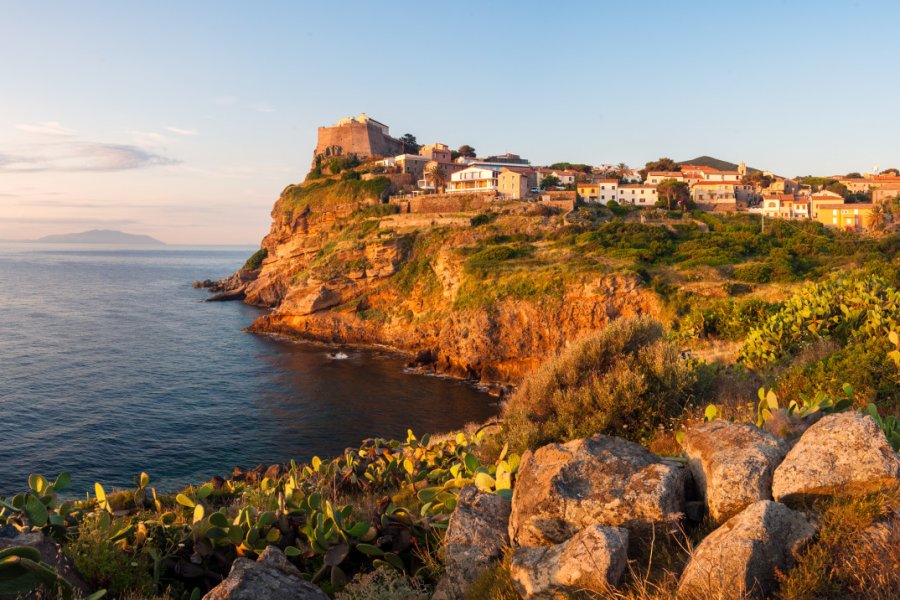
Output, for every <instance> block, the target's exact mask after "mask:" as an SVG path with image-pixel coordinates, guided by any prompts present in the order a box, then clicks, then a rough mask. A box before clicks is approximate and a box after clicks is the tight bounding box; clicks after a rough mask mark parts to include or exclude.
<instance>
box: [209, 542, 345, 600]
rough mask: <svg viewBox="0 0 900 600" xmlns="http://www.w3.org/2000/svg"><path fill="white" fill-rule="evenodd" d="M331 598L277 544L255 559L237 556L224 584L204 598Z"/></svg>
mask: <svg viewBox="0 0 900 600" xmlns="http://www.w3.org/2000/svg"><path fill="white" fill-rule="evenodd" d="M259 598H267V599H268V600H328V596H326V595H325V592H323V591H322V590H321V589H319V588H318V587H317V586H315V585H313V584H312V583H310V582H308V581H306V580H305V579H303V576H302V575H300V571H298V570H297V568H296V567H295V566H294V565H292V564H291V563H290V562H289V561H288V559H287V558H286V557H285V555H284V553H283V552H282V551H281V550H279V549H278V548H277V547H276V546H268V547H267V548H266V549H265V550H263V553H262V554H260V555H259V558H258V559H257V560H256V561H252V560H250V559H249V558H238V559H237V560H235V561H234V562H233V563H232V565H231V572H230V573H229V574H228V577H226V578H225V580H224V581H222V583H220V584H219V585H217V586H216V587H214V588H213V589H211V590H210V591H209V592H208V593H207V594H206V595H205V596H203V600H258V599H259Z"/></svg>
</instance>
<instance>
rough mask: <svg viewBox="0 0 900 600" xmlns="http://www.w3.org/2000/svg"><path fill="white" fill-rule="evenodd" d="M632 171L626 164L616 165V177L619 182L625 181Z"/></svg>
mask: <svg viewBox="0 0 900 600" xmlns="http://www.w3.org/2000/svg"><path fill="white" fill-rule="evenodd" d="M630 170H631V169H630V168H629V167H628V165H626V164H625V163H619V164H617V165H616V177H617V178H618V179H619V181H624V180H625V176H626V175H627V174H628V171H630Z"/></svg>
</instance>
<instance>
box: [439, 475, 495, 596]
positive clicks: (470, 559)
mask: <svg viewBox="0 0 900 600" xmlns="http://www.w3.org/2000/svg"><path fill="white" fill-rule="evenodd" d="M509 511H510V502H509V500H506V499H505V498H501V497H500V496H497V495H496V494H489V493H486V492H480V491H478V490H477V489H476V488H475V487H473V486H469V487H466V488H464V489H463V490H462V491H461V492H460V493H459V497H458V498H457V502H456V509H455V510H454V511H453V515H452V516H451V517H450V524H449V526H448V527H447V535H446V537H444V566H445V568H446V574H445V575H444V577H443V578H442V579H441V581H440V582H439V583H438V586H437V589H436V590H435V592H434V596H432V600H454V599H456V598H462V597H463V596H464V595H465V592H466V590H467V589H468V588H469V586H471V585H472V583H474V582H475V580H476V579H477V578H478V575H479V574H480V573H481V572H482V571H484V570H485V569H488V568H490V567H491V566H492V565H493V563H494V561H496V560H497V559H499V558H500V555H501V553H502V551H503V547H504V546H506V545H507V544H508V543H509V537H508V535H507V527H508V526H509Z"/></svg>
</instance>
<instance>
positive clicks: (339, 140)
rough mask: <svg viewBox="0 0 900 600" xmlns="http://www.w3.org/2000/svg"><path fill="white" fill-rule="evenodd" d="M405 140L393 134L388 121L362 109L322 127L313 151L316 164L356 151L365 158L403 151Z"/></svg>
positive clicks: (359, 156) (357, 155) (393, 154)
mask: <svg viewBox="0 0 900 600" xmlns="http://www.w3.org/2000/svg"><path fill="white" fill-rule="evenodd" d="M403 150H404V148H403V142H401V141H400V140H398V139H396V138H393V137H391V135H390V130H389V128H388V126H387V125H385V124H384V123H381V122H379V121H376V120H375V119H373V118H371V117H369V116H368V115H366V113H360V115H359V116H358V117H346V118H343V119H341V120H339V121H338V122H337V123H335V124H334V125H332V126H330V127H319V139H318V142H317V143H316V149H315V151H314V152H313V166H315V165H316V161H317V160H321V161H322V162H323V163H325V162H327V161H329V160H331V159H332V158H334V157H336V156H351V155H355V156H356V157H358V158H361V159H366V158H372V157H376V156H396V155H398V154H401V153H403Z"/></svg>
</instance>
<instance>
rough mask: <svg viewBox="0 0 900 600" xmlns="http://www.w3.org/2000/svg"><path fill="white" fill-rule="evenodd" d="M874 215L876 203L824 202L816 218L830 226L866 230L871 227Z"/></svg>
mask: <svg viewBox="0 0 900 600" xmlns="http://www.w3.org/2000/svg"><path fill="white" fill-rule="evenodd" d="M874 215H875V205H874V204H823V205H821V206H819V209H818V214H817V215H816V219H817V220H818V221H819V222H820V223H822V224H824V225H827V226H829V227H840V228H841V229H852V230H854V231H865V230H868V229H871V227H872V221H873V218H874Z"/></svg>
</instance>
